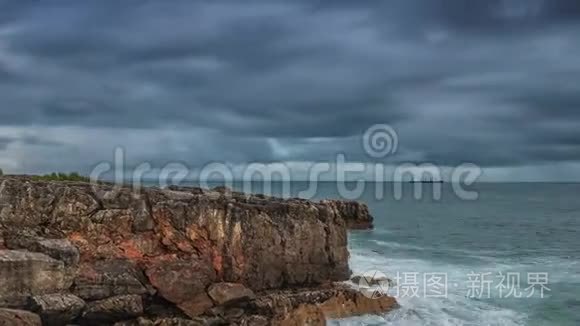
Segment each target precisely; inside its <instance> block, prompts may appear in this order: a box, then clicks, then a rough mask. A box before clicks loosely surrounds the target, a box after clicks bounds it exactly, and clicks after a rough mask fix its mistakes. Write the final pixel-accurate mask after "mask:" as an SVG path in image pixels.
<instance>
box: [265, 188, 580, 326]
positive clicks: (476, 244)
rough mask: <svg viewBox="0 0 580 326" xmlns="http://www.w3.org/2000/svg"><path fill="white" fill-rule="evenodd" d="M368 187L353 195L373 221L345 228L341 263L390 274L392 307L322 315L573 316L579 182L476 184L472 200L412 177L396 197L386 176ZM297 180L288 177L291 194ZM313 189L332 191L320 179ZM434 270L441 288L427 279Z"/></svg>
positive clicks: (395, 318) (373, 320)
mask: <svg viewBox="0 0 580 326" xmlns="http://www.w3.org/2000/svg"><path fill="white" fill-rule="evenodd" d="M375 186H376V185H375V184H367V187H366V189H365V191H364V193H363V194H362V195H361V196H360V198H359V200H360V201H362V202H365V203H367V204H368V205H369V208H370V210H371V213H372V214H373V216H374V217H375V229H374V230H372V231H352V232H350V235H349V250H350V253H351V257H350V267H351V269H352V270H353V272H354V273H366V272H369V271H380V272H382V273H384V274H385V275H387V276H388V277H390V278H392V279H395V281H396V283H397V286H396V287H395V288H392V289H390V290H389V293H391V294H392V295H396V296H397V298H398V301H399V303H400V305H401V308H400V309H397V310H396V311H394V312H391V313H388V314H385V315H384V316H363V317H359V318H351V319H345V320H338V321H332V322H330V323H329V324H331V325H400V326H410V325H434V326H435V325H437V326H438V325H498V326H499V325H505V326H511V325H570V326H572V325H580V184H545V183H529V184H524V183H521V184H479V185H476V186H475V187H471V190H474V191H477V193H478V199H477V200H471V201H469V200H462V199H460V198H458V197H457V196H456V195H455V194H454V191H453V190H452V187H451V185H448V184H444V185H442V193H441V198H440V200H436V199H434V198H433V195H432V192H430V189H431V187H433V185H423V187H424V189H423V190H424V193H423V196H422V198H420V199H416V198H415V197H414V195H413V192H412V190H413V189H412V188H413V187H415V185H413V184H405V185H403V192H402V197H401V198H400V199H396V198H395V196H394V187H395V185H394V184H391V183H385V184H380V185H379V187H383V191H384V193H383V195H382V196H379V198H377V196H376V194H377V192H376V190H375ZM399 186H400V185H399ZM305 187H306V185H305V184H298V183H297V184H293V187H292V193H293V195H296V194H297V193H298V191H300V190H303V189H305ZM274 188H276V187H274ZM277 190H278V191H279V190H280V189H277ZM256 192H260V190H259V189H258V190H257V191H256ZM273 192H274V193H275V192H276V189H274V190H273ZM316 198H317V199H322V198H341V196H340V192H339V191H338V190H337V188H336V185H335V184H334V183H321V184H319V187H318V191H317V192H316ZM508 273H510V274H509V275H510V276H509V277H508V276H507V275H508ZM434 275H439V276H440V277H443V279H445V282H440V283H444V284H445V286H444V287H441V286H440V287H439V288H432V286H431V285H429V283H427V281H428V280H429V279H430V278H431V277H432V276H434ZM502 275H503V277H505V278H502ZM528 277H530V279H528ZM518 278H519V282H518ZM542 285H543V286H544V287H545V289H544V293H543V294H541V293H540V288H541V287H542ZM530 286H531V288H530ZM532 288H533V291H534V292H532ZM442 289H446V291H441V290H442ZM433 291H435V292H436V293H435V292H433ZM442 292H443V293H442ZM445 292H446V293H445Z"/></svg>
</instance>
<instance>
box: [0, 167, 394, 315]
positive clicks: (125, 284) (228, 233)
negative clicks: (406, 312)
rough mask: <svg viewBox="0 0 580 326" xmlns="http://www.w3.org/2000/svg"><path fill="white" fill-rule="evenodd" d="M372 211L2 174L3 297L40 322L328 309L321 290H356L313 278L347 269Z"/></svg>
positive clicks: (344, 274) (340, 276) (342, 275)
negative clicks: (350, 236)
mask: <svg viewBox="0 0 580 326" xmlns="http://www.w3.org/2000/svg"><path fill="white" fill-rule="evenodd" d="M365 223H366V225H367V227H368V226H370V225H372V217H371V216H370V214H369V213H368V209H367V208H366V206H365V205H362V204H358V203H355V202H341V201H323V202H311V201H307V200H301V199H278V198H272V197H267V196H262V195H244V194H240V193H236V192H232V191H230V190H227V189H218V190H214V191H213V190H202V189H199V188H179V187H171V188H170V189H165V190H161V189H155V188H145V189H140V190H139V191H133V190H132V189H130V188H126V187H121V188H117V187H114V186H113V185H109V184H99V185H90V184H86V183H75V182H43V181H33V180H31V179H28V178H26V177H6V176H5V177H0V306H8V307H18V308H21V307H23V305H24V304H25V303H27V302H28V303H31V304H30V306H29V309H34V311H37V312H38V313H39V314H41V316H42V318H43V320H45V324H58V323H64V322H65V320H66V322H69V321H70V322H72V323H80V324H99V325H100V324H113V323H114V322H125V321H126V320H129V321H126V322H128V323H135V322H140V323H148V322H149V321H151V322H152V323H153V325H181V324H179V323H184V321H187V323H185V324H183V325H188V324H190V323H189V322H194V323H198V324H199V323H201V324H208V323H210V324H211V323H214V324H215V323H218V324H219V323H223V322H224V321H227V322H230V321H231V322H235V323H238V324H240V325H242V324H244V325H259V324H260V323H261V322H262V321H264V320H265V321H266V322H268V323H269V322H273V321H279V319H280V318H281V317H280V315H279V311H278V309H281V310H282V311H288V312H290V311H298V312H299V311H301V310H300V309H302V308H301V307H302V306H304V307H307V308H304V309H312V310H308V311H311V312H312V313H316V314H320V313H321V312H322V314H323V315H324V317H326V316H329V313H328V309H322V308H321V307H323V305H322V304H323V303H324V302H330V301H329V300H330V298H331V297H332V296H338V297H339V296H340V295H343V297H344V298H345V299H344V300H346V301H345V302H347V301H348V300H351V301H352V300H354V299H353V297H352V295H351V294H349V295H351V296H346V294H344V293H343V292H344V291H345V290H337V289H334V287H333V289H334V290H328V289H325V290H324V291H322V290H320V289H317V290H315V291H314V292H312V291H311V290H309V288H310V287H314V288H317V287H319V286H320V285H321V284H328V283H329V282H334V281H342V280H347V279H348V276H349V275H350V270H349V267H348V251H347V226H352V227H363V225H365ZM285 288H303V289H304V290H302V291H301V292H300V291H298V292H292V293H286V292H283V293H282V292H276V291H280V289H285ZM272 291H274V292H276V293H278V294H277V296H276V295H273V294H271V293H273V292H272ZM320 291H322V292H320ZM254 293H260V295H258V296H257V297H256V296H255V295H254ZM264 293H267V294H266V296H264ZM298 293H302V294H298ZM269 297H270V298H271V299H267V298H269ZM338 297H337V298H338ZM284 298H285V299H284ZM314 298H316V299H314ZM268 300H270V303H269V304H265V305H260V302H268ZM284 300H286V301H287V302H286V301H284ZM288 300H289V301H288ZM83 301H86V305H85V304H84V303H82V304H81V302H83ZM355 301H356V302H357V304H355V305H354V306H353V307H354V308H353V310H356V309H358V308H359V306H360V305H359V304H358V302H360V300H359V299H356V300H355ZM281 302H286V303H284V304H282V303H281ZM288 302H289V303H288ZM348 302H350V301H348ZM341 304H343V303H341ZM344 304H347V303H344ZM81 305H83V307H82V308H78V307H80V306H81ZM321 305H322V306H321ZM310 306H312V307H314V308H312V307H310ZM268 307H270V308H268ZM308 307H310V308H308ZM299 308H300V309H299ZM384 308H389V309H390V308H391V306H389V307H384ZM79 309H82V312H80V311H79ZM175 309H179V311H180V313H175ZM268 309H269V310H268ZM365 309H366V308H365ZM363 310H364V309H363ZM371 310H372V309H371ZM59 311H62V313H59ZM79 313H80V316H79ZM309 314H310V312H309ZM77 316H78V317H77ZM137 317H143V318H141V319H140V320H136V319H134V318H137ZM188 317H189V318H188ZM59 318H60V319H59ZM49 320H50V321H49Z"/></svg>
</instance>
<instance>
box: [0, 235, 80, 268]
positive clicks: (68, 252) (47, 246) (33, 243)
mask: <svg viewBox="0 0 580 326" xmlns="http://www.w3.org/2000/svg"><path fill="white" fill-rule="evenodd" d="M5 245H6V247H7V248H8V249H26V250H29V251H32V252H40V253H43V254H45V255H47V256H50V257H52V258H54V259H56V260H60V261H62V262H64V263H65V264H66V265H69V266H75V265H77V264H78V263H79V250H78V249H77V248H76V247H75V246H74V245H73V244H72V243H71V242H70V241H69V240H67V239H45V238H41V237H35V236H30V235H27V234H25V233H22V232H19V233H12V234H7V235H6V239H5Z"/></svg>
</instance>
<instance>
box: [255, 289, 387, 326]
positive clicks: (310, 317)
mask: <svg viewBox="0 0 580 326" xmlns="http://www.w3.org/2000/svg"><path fill="white" fill-rule="evenodd" d="M397 307H398V304H397V302H396V300H395V299H394V298H392V297H388V296H384V297H381V298H375V299H370V298H367V297H365V296H364V295H363V294H362V293H361V292H359V291H357V290H355V289H352V288H350V287H348V286H345V285H339V284H336V285H333V286H329V287H322V288H318V289H299V290H283V291H273V292H272V293H270V294H265V295H262V296H260V297H258V298H257V299H256V300H254V301H253V302H252V303H251V305H250V311H252V312H254V313H256V315H259V316H266V317H268V318H269V320H268V322H269V325H297V326H298V325H321V326H322V325H326V320H327V319H339V318H344V317H349V316H357V315H366V314H383V313H385V312H387V311H390V310H392V309H395V308H397Z"/></svg>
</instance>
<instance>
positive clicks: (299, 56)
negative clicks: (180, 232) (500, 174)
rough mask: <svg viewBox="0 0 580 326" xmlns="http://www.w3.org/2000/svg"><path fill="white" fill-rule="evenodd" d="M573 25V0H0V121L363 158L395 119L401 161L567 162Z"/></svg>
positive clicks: (577, 100) (192, 150)
mask: <svg viewBox="0 0 580 326" xmlns="http://www.w3.org/2000/svg"><path fill="white" fill-rule="evenodd" d="M578 33H580V4H579V2H578V1H575V0H558V1H547V0H545V1H541V0H491V1H468V0H432V1H419V0H407V1H346V0H335V1H306V0H304V1H292V2H291V1H244V2H240V1H219V2H217V1H214V2H206V1H172V2H160V1H144V0H134V1H133V0H130V1H122V2H119V1H82V2H81V1H58V2H49V1H43V2H40V1H18V2H16V1H1V0H0V99H1V108H0V127H1V126H11V127H15V128H23V129H26V128H39V127H46V128H53V129H55V128H56V129H57V130H60V129H59V128H81V129H82V128H90V129H92V130H93V131H91V132H94V133H95V134H99V133H100V132H101V133H103V134H106V133H110V131H108V130H111V129H114V130H116V133H119V135H129V134H131V133H137V132H138V133H145V134H146V135H151V137H154V135H155V134H157V133H161V132H162V131H163V130H167V129H169V130H175V131H176V132H177V131H180V132H182V133H183V137H186V139H183V140H182V141H183V143H181V141H179V137H173V136H172V137H169V138H168V139H167V140H166V142H165V143H163V144H156V146H161V147H162V148H159V150H157V151H152V150H149V148H150V147H151V146H150V145H146V146H142V147H139V148H134V150H133V151H134V155H135V156H137V157H142V158H144V159H145V158H147V159H150V160H154V161H162V160H163V157H164V156H165V157H167V156H171V157H170V159H172V158H175V159H179V160H198V161H208V160H230V161H250V160H266V161H269V160H278V159H283V160H318V159H328V158H329V157H331V156H332V154H333V153H336V152H345V153H351V156H352V157H353V158H356V159H359V160H368V159H369V158H368V157H366V156H365V155H364V153H363V152H362V149H361V146H360V141H359V139H358V138H357V136H360V135H361V133H362V132H363V131H364V130H365V128H367V127H369V126H371V125H373V124H375V123H389V124H391V125H393V126H394V127H395V128H396V129H397V130H398V131H399V134H400V142H401V152H402V153H401V157H394V158H392V159H393V160H394V161H397V160H402V159H404V158H406V157H407V156H405V155H410V156H409V157H414V158H416V159H417V160H426V161H430V162H435V163H439V164H447V165H454V164H458V163H461V162H465V161H470V162H474V163H478V164H482V165H486V166H509V165H525V164H534V163H535V162H550V161H554V162H559V161H575V160H578V154H577V153H578V148H577V147H576V145H577V143H578V142H577V141H576V140H577V139H580V137H579V136H580V135H579V134H578V132H577V131H576V130H580V128H578V124H579V123H580V108H579V106H580V97H579V96H578V95H577V94H580V86H579V85H578V83H577V81H578V80H580V59H578V58H580V45H579V44H577V35H578ZM31 126H33V127H31ZM75 130H76V129H75ZM99 130H101V131H99ZM0 131H1V130H0ZM75 132H76V131H75ZM190 132H198V133H197V134H196V136H195V137H199V138H202V139H204V141H203V142H201V141H198V139H188V138H187V137H191V135H190V134H189V133H190ZM87 133H89V132H88V131H87ZM145 134H144V136H143V137H142V138H143V139H144V138H147V137H145ZM54 137H56V138H58V137H57V136H54ZM80 138H82V137H80ZM127 138H128V137H126V136H125V137H123V136H120V137H118V138H106V140H101V141H102V142H105V141H106V142H107V143H106V144H101V147H102V148H103V149H105V148H108V149H109V150H112V148H113V147H114V146H115V145H127V144H128V143H129V141H128V140H127ZM312 138H321V139H325V140H326V141H323V142H316V141H311V139H312ZM6 144H7V143H6V142H0V147H2V146H3V147H4V148H6V146H7V145H6ZM131 144H132V146H134V144H135V142H131ZM331 144H332V145H331ZM71 146H73V145H71ZM79 146H80V145H79ZM173 147H175V150H172V148H173Z"/></svg>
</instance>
